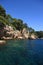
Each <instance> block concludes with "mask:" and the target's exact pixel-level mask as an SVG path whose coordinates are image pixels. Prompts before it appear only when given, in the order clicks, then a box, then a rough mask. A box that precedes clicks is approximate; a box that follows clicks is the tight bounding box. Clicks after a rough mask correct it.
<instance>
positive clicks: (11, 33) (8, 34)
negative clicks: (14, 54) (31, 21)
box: [1, 25, 38, 40]
mask: <svg viewBox="0 0 43 65" xmlns="http://www.w3.org/2000/svg"><path fill="white" fill-rule="evenodd" d="M1 34H3V36H2V39H4V40H6V39H37V38H38V37H37V36H36V35H35V34H34V33H32V34H31V35H30V32H29V31H28V30H27V29H26V28H23V30H22V31H19V30H14V29H13V27H11V26H8V25H6V27H5V28H4V33H1Z"/></svg>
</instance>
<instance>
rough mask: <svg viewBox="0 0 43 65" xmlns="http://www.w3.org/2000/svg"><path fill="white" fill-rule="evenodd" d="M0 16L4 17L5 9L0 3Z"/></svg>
mask: <svg viewBox="0 0 43 65" xmlns="http://www.w3.org/2000/svg"><path fill="white" fill-rule="evenodd" d="M0 16H3V17H6V11H5V9H4V8H3V7H2V6H1V5H0Z"/></svg>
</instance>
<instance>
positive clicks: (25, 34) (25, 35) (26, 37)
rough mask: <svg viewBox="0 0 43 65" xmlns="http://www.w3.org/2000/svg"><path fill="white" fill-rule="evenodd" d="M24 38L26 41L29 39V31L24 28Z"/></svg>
mask: <svg viewBox="0 0 43 65" xmlns="http://www.w3.org/2000/svg"><path fill="white" fill-rule="evenodd" d="M22 36H23V37H24V38H25V39H28V38H29V30H28V29H26V28H24V29H23V30H22Z"/></svg>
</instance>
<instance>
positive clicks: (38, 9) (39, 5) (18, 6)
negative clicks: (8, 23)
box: [0, 0, 43, 30]
mask: <svg viewBox="0 0 43 65" xmlns="http://www.w3.org/2000/svg"><path fill="white" fill-rule="evenodd" d="M0 5H2V6H3V7H4V8H5V10H6V13H7V14H10V15H11V16H12V17H13V18H17V19H22V20H23V21H24V23H27V24H28V26H29V27H32V28H33V29H35V30H43V0H0Z"/></svg>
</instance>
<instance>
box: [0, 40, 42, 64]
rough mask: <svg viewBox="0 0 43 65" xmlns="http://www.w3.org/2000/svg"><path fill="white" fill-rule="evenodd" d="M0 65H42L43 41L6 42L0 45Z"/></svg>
mask: <svg viewBox="0 0 43 65" xmlns="http://www.w3.org/2000/svg"><path fill="white" fill-rule="evenodd" d="M0 65H43V40H42V39H36V40H6V44H4V45H0Z"/></svg>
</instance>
